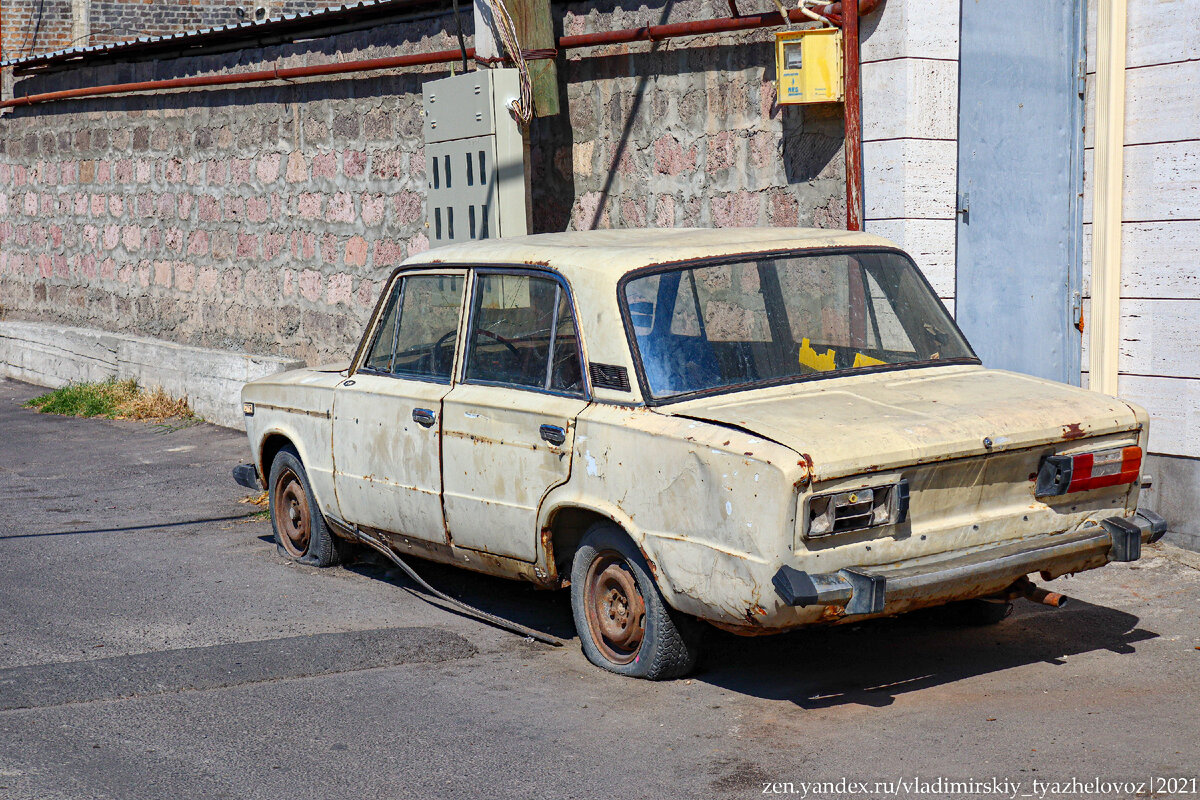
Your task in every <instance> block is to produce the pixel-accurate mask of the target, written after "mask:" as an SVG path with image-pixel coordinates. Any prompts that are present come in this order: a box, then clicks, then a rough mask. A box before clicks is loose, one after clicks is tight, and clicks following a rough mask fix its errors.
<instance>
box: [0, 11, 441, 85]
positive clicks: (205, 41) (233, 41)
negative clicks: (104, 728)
mask: <svg viewBox="0 0 1200 800" xmlns="http://www.w3.org/2000/svg"><path fill="white" fill-rule="evenodd" d="M442 5H445V2H444V0H359V2H355V3H344V4H342V5H338V6H331V7H329V8H323V9H318V10H316V11H305V12H301V13H297V14H284V15H283V16H281V17H274V18H269V19H263V20H246V21H245V22H239V23H237V24H235V25H222V26H219V27H214V28H201V29H199V30H194V31H183V32H180V33H173V34H168V35H165V36H139V37H138V38H136V39H128V40H125V41H121V42H110V43H108V44H94V45H88V46H86V47H70V48H66V49H64V50H56V51H54V52H52V53H41V54H38V55H33V56H24V57H22V58H10V59H6V60H4V61H0V67H12V68H13V72H14V74H16V75H29V74H33V73H37V72H51V71H54V72H57V71H59V70H63V69H70V68H72V67H76V66H84V65H88V66H91V65H95V64H101V63H112V62H117V61H144V60H149V59H156V58H180V57H183V56H192V55H203V54H206V53H214V52H227V51H229V50H237V49H241V48H244V47H254V46H257V47H263V46H270V45H276V44H284V43H287V42H291V41H295V40H297V39H306V38H316V37H319V36H329V35H332V34H335V33H344V32H349V31H354V30H363V29H365V28H370V27H374V26H375V25H379V24H383V23H384V22H387V21H389V18H392V19H394V18H402V17H405V16H407V15H409V14H412V13H414V12H416V11H420V10H423V9H428V8H431V7H440V6H442Z"/></svg>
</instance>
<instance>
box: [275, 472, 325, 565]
mask: <svg viewBox="0 0 1200 800" xmlns="http://www.w3.org/2000/svg"><path fill="white" fill-rule="evenodd" d="M268 486H269V487H270V490H269V492H268V501H269V510H270V515H271V527H272V528H274V530H275V544H276V545H277V546H278V548H279V552H280V554H281V555H284V556H287V557H288V558H290V559H292V560H294V561H299V562H300V563H301V564H310V565H312V566H315V567H330V566H333V565H334V564H337V563H338V562H339V561H341V552H340V546H339V545H340V541H339V540H338V539H336V538H335V537H334V536H333V534H332V533H331V532H330V531H329V526H328V525H326V524H325V517H324V516H323V515H322V514H321V509H320V508H318V507H317V501H316V499H315V498H314V496H313V492H312V486H311V485H310V484H309V482H308V474H307V473H306V472H305V471H304V465H303V464H302V463H300V457H299V456H298V455H296V453H295V452H293V451H291V450H286V449H285V450H280V451H279V453H278V454H277V455H276V456H275V460H274V461H273V462H272V463H271V473H270V478H269V482H268Z"/></svg>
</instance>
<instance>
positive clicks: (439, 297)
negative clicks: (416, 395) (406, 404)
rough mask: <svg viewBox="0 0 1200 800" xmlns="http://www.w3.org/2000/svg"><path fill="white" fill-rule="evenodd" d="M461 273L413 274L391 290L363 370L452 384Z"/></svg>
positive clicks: (461, 280)
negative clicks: (450, 382) (451, 375)
mask: <svg viewBox="0 0 1200 800" xmlns="http://www.w3.org/2000/svg"><path fill="white" fill-rule="evenodd" d="M463 284H464V279H463V276H462V275H412V276H409V277H405V278H402V279H401V280H400V281H398V282H397V283H396V285H395V286H394V287H393V289H392V295H391V297H389V298H388V303H387V306H386V308H385V310H384V315H383V319H382V322H381V323H380V325H379V329H378V330H377V331H376V333H375V341H374V342H373V343H372V345H371V350H370V352H369V353H368V355H367V360H366V363H365V364H364V367H366V368H367V369H370V370H373V371H375V372H382V373H387V374H391V375H396V376H398V377H407V378H426V379H432V380H438V381H448V380H450V373H451V370H452V369H453V368H454V346H455V343H456V341H457V339H458V335H457V334H458V320H459V313H460V309H461V308H462V293H463Z"/></svg>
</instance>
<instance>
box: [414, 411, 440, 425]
mask: <svg viewBox="0 0 1200 800" xmlns="http://www.w3.org/2000/svg"><path fill="white" fill-rule="evenodd" d="M436 421H437V417H436V416H435V415H434V413H433V412H432V411H430V410H429V409H428V408H414V409H413V422H415V423H417V424H418V425H420V426H421V427H423V428H432V427H433V423H434V422H436Z"/></svg>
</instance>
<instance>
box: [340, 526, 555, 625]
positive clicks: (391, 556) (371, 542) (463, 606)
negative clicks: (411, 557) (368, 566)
mask: <svg viewBox="0 0 1200 800" xmlns="http://www.w3.org/2000/svg"><path fill="white" fill-rule="evenodd" d="M327 519H329V522H331V523H332V524H334V525H336V526H337V527H338V528H341V529H342V530H344V531H346V532H347V533H349V534H350V535H351V536H353V537H354V539H355V541H358V542H360V543H362V544H364V545H366V546H367V547H369V548H371V549H372V550H374V551H375V552H377V553H379V554H380V555H382V556H384V557H386V558H387V559H388V560H389V561H391V562H392V563H393V564H395V565H396V566H397V567H399V568H400V569H402V570H403V571H404V574H405V575H407V576H408V577H409V578H411V579H412V580H413V581H414V582H415V583H416V584H417V585H418V586H420V587H421V588H422V589H424V590H425V591H427V592H429V593H430V594H431V595H433V596H434V597H437V598H438V599H439V600H442V601H443V602H445V603H449V604H450V605H452V606H454V607H455V608H457V609H459V610H460V611H462V612H464V613H465V614H467V615H468V616H472V617H475V618H476V619H478V620H480V621H482V622H486V623H488V624H489V625H494V626H496V627H497V628H502V629H504V630H506V631H510V632H512V633H516V634H519V635H521V636H524V637H527V638H529V639H535V640H537V641H539V642H543V643H545V644H548V645H552V646H554V647H562V646H563V645H565V644H566V642H564V641H563V640H562V639H559V638H558V637H557V636H551V635H550V634H548V633H542V632H541V631H537V630H534V629H533V628H527V627H525V626H524V625H521V624H520V623H517V622H513V621H512V620H507V619H504V618H503V617H498V616H496V615H495V614H489V613H488V612H486V611H481V610H479V609H478V608H475V607H474V606H472V605H468V604H467V603H464V602H463V601H461V600H458V599H457V598H454V597H451V596H450V595H448V594H446V593H445V592H443V591H439V590H438V589H435V588H433V587H432V586H430V585H429V583H428V582H427V581H426V580H425V579H424V578H422V577H421V576H420V575H418V574H417V572H416V570H414V569H413V568H412V567H410V566H409V565H408V564H406V563H404V560H403V559H402V558H400V556H398V555H396V553H395V551H393V550H392V548H390V547H388V546H387V545H386V544H384V543H383V542H381V541H379V540H378V539H376V538H375V537H374V536H371V535H370V534H367V533H363V532H362V531H361V530H359V528H358V526H357V525H353V524H351V523H348V522H342V521H341V520H339V519H334V518H327ZM426 602H428V600H427V601H426Z"/></svg>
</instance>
